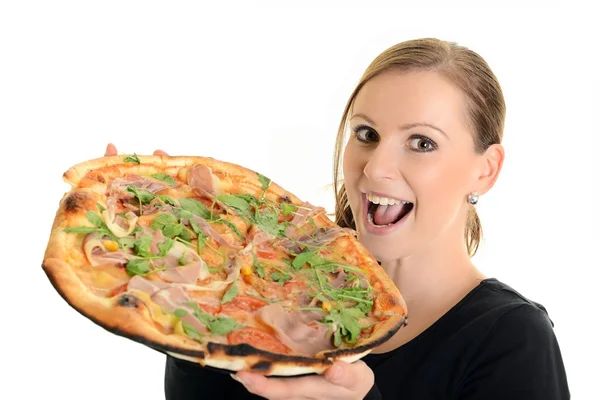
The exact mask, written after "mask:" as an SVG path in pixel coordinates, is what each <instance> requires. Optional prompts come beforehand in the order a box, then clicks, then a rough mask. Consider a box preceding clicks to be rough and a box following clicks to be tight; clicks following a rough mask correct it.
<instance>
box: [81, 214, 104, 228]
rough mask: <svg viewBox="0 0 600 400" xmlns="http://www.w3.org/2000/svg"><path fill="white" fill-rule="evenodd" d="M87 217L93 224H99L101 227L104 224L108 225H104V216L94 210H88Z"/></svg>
mask: <svg viewBox="0 0 600 400" xmlns="http://www.w3.org/2000/svg"><path fill="white" fill-rule="evenodd" d="M85 217H86V218H87V220H88V221H90V222H91V223H92V224H94V225H95V226H97V227H99V228H103V227H104V226H106V225H104V221H102V218H101V217H100V216H99V215H98V214H96V213H95V212H93V211H88V212H87V213H86V214H85ZM103 225H104V226H103Z"/></svg>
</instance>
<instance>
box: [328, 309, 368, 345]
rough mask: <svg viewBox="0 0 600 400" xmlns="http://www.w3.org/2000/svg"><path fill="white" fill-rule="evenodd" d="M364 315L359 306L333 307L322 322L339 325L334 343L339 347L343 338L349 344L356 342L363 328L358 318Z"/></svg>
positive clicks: (333, 325)
mask: <svg viewBox="0 0 600 400" xmlns="http://www.w3.org/2000/svg"><path fill="white" fill-rule="evenodd" d="M364 315H365V314H364V313H363V312H362V311H361V310H360V309H358V308H347V309H344V308H340V309H333V310H331V312H330V313H329V315H328V316H326V317H325V318H323V319H322V320H321V322H324V323H328V324H330V325H331V326H332V327H337V329H336V330H335V332H334V345H335V346H336V347H339V346H340V345H341V344H342V340H343V341H344V342H346V343H348V344H354V343H356V341H357V340H358V336H359V335H360V331H361V330H362V328H363V326H362V325H361V324H360V323H359V322H358V319H359V318H362V317H364Z"/></svg>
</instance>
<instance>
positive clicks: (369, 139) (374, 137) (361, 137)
mask: <svg viewBox="0 0 600 400" xmlns="http://www.w3.org/2000/svg"><path fill="white" fill-rule="evenodd" d="M352 130H353V131H354V136H356V139H357V140H358V141H359V142H362V143H373V142H377V141H378V140H379V134H378V133H377V132H375V131H374V130H373V128H371V127H369V126H367V125H357V126H355V127H354V128H352Z"/></svg>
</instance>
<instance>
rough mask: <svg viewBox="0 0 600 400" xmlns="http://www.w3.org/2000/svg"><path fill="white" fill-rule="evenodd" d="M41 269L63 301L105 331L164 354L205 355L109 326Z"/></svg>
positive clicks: (44, 268) (198, 351)
mask: <svg viewBox="0 0 600 400" xmlns="http://www.w3.org/2000/svg"><path fill="white" fill-rule="evenodd" d="M42 269H43V270H44V272H45V273H46V275H47V276H48V279H49V280H50V283H51V284H52V286H53V287H54V289H56V291H57V292H58V294H59V295H60V297H62V298H63V300H64V301H66V302H67V304H69V305H70V306H71V307H72V308H73V309H74V310H75V311H77V312H78V313H79V314H81V315H83V316H84V317H86V318H88V319H89V320H90V321H92V322H93V323H95V324H96V325H98V326H100V327H101V328H104V329H106V330H107V331H109V332H111V333H114V334H115V335H118V336H122V337H125V338H128V339H131V340H133V341H135V342H138V343H141V344H143V345H146V346H148V347H150V348H152V349H154V350H156V351H158V352H160V353H163V354H166V353H167V352H171V353H177V354H181V355H184V356H190V357H197V358H204V357H205V352H204V351H202V350H189V349H183V348H181V347H177V346H172V345H167V344H164V343H158V342H155V341H153V340H149V339H148V338H146V337H144V336H141V335H137V334H133V333H130V332H127V331H124V330H122V329H120V328H117V327H115V326H111V325H109V324H106V323H104V322H102V321H100V320H99V319H98V318H96V317H94V316H93V315H91V314H89V313H87V312H85V311H84V310H81V309H79V308H77V307H75V306H74V305H73V304H72V303H71V301H70V300H69V298H68V297H67V296H66V295H65V293H64V292H63V291H62V290H61V288H60V286H59V285H58V284H57V282H56V279H54V276H53V275H52V274H50V273H48V271H47V269H46V267H45V266H44V264H43V263H42Z"/></svg>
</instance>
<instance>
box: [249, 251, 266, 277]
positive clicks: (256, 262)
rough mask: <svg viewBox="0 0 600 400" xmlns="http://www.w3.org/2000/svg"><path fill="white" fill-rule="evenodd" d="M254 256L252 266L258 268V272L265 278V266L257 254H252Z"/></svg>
mask: <svg viewBox="0 0 600 400" xmlns="http://www.w3.org/2000/svg"><path fill="white" fill-rule="evenodd" d="M252 258H253V261H252V266H253V267H254V269H255V270H256V273H257V274H258V276H259V277H261V278H264V277H265V267H263V266H262V264H261V263H259V262H258V260H257V259H256V256H255V255H254V254H252Z"/></svg>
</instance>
